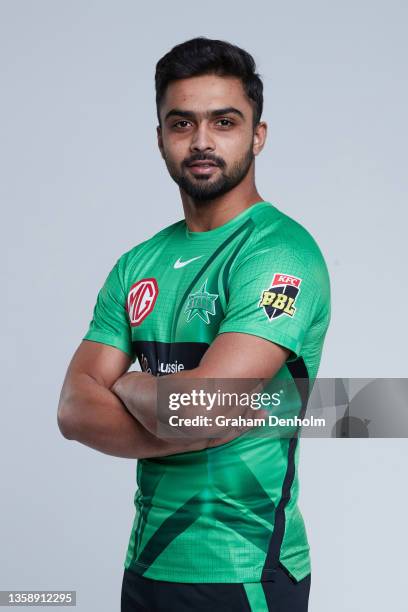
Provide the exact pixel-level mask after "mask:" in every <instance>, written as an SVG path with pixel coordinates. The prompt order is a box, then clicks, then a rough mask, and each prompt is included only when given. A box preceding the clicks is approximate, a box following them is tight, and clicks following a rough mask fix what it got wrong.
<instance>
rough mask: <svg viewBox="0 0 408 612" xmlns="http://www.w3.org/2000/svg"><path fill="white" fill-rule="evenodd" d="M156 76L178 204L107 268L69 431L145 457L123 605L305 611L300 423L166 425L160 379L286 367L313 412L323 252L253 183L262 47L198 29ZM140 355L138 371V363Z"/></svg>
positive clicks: (275, 375) (79, 355)
mask: <svg viewBox="0 0 408 612" xmlns="http://www.w3.org/2000/svg"><path fill="white" fill-rule="evenodd" d="M155 78H156V103H157V115H158V122H159V125H158V127H157V137H158V146H159V149H160V152H161V155H162V157H163V159H164V161H165V163H166V166H167V169H168V171H169V174H170V176H171V177H172V178H173V179H174V181H175V182H176V183H177V185H178V186H179V189H180V195H181V201H182V205H183V209H184V218H183V219H182V220H180V221H177V222H175V223H173V224H172V225H170V226H169V227H166V228H165V229H163V230H161V231H159V232H158V233H157V234H155V235H154V236H153V237H151V238H149V239H147V240H146V241H145V242H142V243H141V244H138V245H137V246H135V247H134V248H132V249H131V250H130V251H128V252H127V253H125V254H124V255H122V256H121V257H120V258H119V259H118V261H117V262H116V264H115V265H114V267H113V269H112V270H111V272H110V273H109V275H108V278H107V280H106V282H105V284H104V286H103V287H102V289H101V291H100V293H99V295H98V299H97V302H96V305H95V309H94V315H93V319H92V322H91V324H90V327H89V330H88V332H87V334H86V335H85V337H84V340H83V341H82V343H81V344H80V346H79V348H78V349H77V351H76V353H75V355H74V357H73V359H72V361H71V364H70V366H69V368H68V372H67V375H66V379H65V382H64V386H63V389H62V392H61V398H60V404H59V410H58V423H59V426H60V429H61V431H62V433H63V435H64V436H65V437H67V438H69V439H73V440H77V441H79V442H81V443H83V444H86V445H88V446H91V447H92V448H95V449H97V450H100V451H102V452H104V453H108V454H112V455H115V456H119V457H132V458H137V459H138V460H139V461H138V464H137V482H138V490H137V493H136V496H135V506H136V516H135V521H134V524H133V528H132V532H131V535H130V540H129V545H128V550H127V555H126V559H125V570H124V577H123V585H122V612H133V611H136V610H145V611H148V612H153V611H155V610H160V611H161V610H176V611H177V612H182V611H184V610H189V611H190V610H213V611H217V610H233V611H241V610H255V611H256V612H262V611H263V610H279V611H280V612H283V611H286V610H290V611H291V612H304V611H305V610H307V607H308V597H309V589H310V579H311V566H310V558H309V545H308V542H307V537H306V531H305V528H304V523H303V519H302V516H301V514H300V511H299V508H298V505H297V497H298V480H297V473H296V467H297V461H298V448H299V447H298V438H297V436H296V435H294V436H292V437H279V438H272V437H270V436H265V435H264V436H259V435H254V432H256V431H257V428H254V427H248V428H245V427H244V428H243V429H234V430H233V429H231V428H230V429H227V430H225V432H224V434H223V435H221V434H219V435H218V436H217V435H215V436H210V434H209V433H208V434H205V433H204V432H205V427H203V428H201V429H200V430H199V432H198V433H196V434H195V433H194V431H193V430H192V429H190V435H189V436H186V435H183V436H176V435H173V436H171V435H169V434H168V429H164V430H163V429H160V422H159V421H160V418H159V412H160V411H158V410H156V409H155V406H156V403H155V402H156V393H157V388H158V384H159V383H158V380H160V381H163V382H168V383H171V384H172V385H173V384H174V383H177V384H180V385H182V384H186V383H188V382H189V381H191V380H195V381H197V379H199V380H202V381H205V380H208V379H217V380H218V379H233V380H235V381H239V380H244V379H255V380H260V379H266V380H272V381H273V380H282V381H283V380H288V379H290V380H291V381H292V383H293V384H296V389H298V395H297V397H298V398H299V402H300V403H299V415H300V416H302V415H303V414H304V411H305V408H306V401H307V395H308V393H309V392H310V386H307V388H306V392H305V390H304V387H303V391H302V385H301V384H299V381H305V380H306V381H308V380H313V379H314V378H315V376H316V374H317V370H318V367H319V363H320V359H321V353H322V346H323V341H324V337H325V334H326V331H327V327H328V324H329V319H330V283H329V277H328V272H327V268H326V265H325V262H324V259H323V256H322V254H321V252H320V250H319V248H318V246H317V244H316V242H315V241H314V239H313V238H312V236H311V235H310V234H309V233H308V231H307V230H306V229H305V228H303V227H302V226H301V225H300V224H298V223H297V222H296V221H294V220H293V219H291V218H290V217H288V216H287V215H285V214H284V213H283V212H281V211H280V210H279V209H278V208H277V207H276V206H275V205H274V204H272V203H270V202H267V201H265V200H264V199H263V198H262V197H261V196H260V194H259V193H258V191H257V188H256V186H255V157H256V156H257V155H258V154H259V153H260V152H261V151H262V149H263V146H264V143H265V138H266V131H267V125H266V123H265V122H264V121H261V114H262V105H263V95H262V82H261V79H260V77H259V75H258V74H256V72H255V63H254V61H253V58H252V57H251V56H250V55H249V54H248V53H247V52H246V51H244V50H242V49H240V48H238V47H236V46H234V45H231V44H229V43H226V42H224V41H218V40H210V39H207V38H204V37H200V38H195V39H192V40H189V41H187V42H185V43H183V44H180V45H177V46H176V47H174V48H173V49H172V50H171V51H170V52H169V53H167V54H166V55H165V56H164V57H163V58H161V60H160V61H159V62H158V64H157V66H156V77H155ZM151 205H152V206H154V202H152V203H151ZM136 358H137V359H138V360H139V362H140V365H141V368H142V370H143V371H142V372H127V370H128V369H129V366H130V365H131V363H132V362H134V361H135V360H136ZM158 377H160V379H159V378H158ZM160 384H162V383H160ZM183 414H184V415H185V414H186V412H185V411H184V413H183Z"/></svg>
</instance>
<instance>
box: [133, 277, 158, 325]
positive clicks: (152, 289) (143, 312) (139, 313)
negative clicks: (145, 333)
mask: <svg viewBox="0 0 408 612" xmlns="http://www.w3.org/2000/svg"><path fill="white" fill-rule="evenodd" d="M158 294H159V287H158V285H157V281H156V279H155V278H142V280H140V281H137V283H134V285H132V286H131V288H130V290H129V293H128V297H127V301H126V310H127V311H128V315H129V321H130V324H131V326H132V327H136V326H137V325H140V324H141V323H142V321H144V319H145V318H146V317H147V315H148V314H150V313H151V312H152V310H153V308H154V305H155V302H156V299H157V296H158Z"/></svg>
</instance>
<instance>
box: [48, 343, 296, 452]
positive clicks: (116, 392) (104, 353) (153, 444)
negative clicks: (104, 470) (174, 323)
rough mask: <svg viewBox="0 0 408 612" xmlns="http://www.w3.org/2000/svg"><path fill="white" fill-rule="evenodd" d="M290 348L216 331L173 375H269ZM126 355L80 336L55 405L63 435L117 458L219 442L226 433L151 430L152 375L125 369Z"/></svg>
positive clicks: (189, 448) (153, 383) (154, 387)
mask: <svg viewBox="0 0 408 612" xmlns="http://www.w3.org/2000/svg"><path fill="white" fill-rule="evenodd" d="M288 355H289V350H288V349H286V348H284V347H282V346H280V345H278V344H275V343H273V342H270V341H269V340H265V339H263V338H260V337H258V336H253V335H250V334H242V333H235V332H228V333H223V334H220V335H219V336H217V337H216V339H215V340H214V342H213V343H212V344H211V346H210V347H209V348H208V350H207V351H206V353H205V355H204V356H203V358H202V360H201V361H200V364H199V365H198V366H197V367H196V368H194V369H192V370H184V371H183V372H178V373H177V374H170V375H168V376H169V377H172V378H195V379H198V378H202V379H203V378H220V379H221V378H236V379H240V378H254V379H255V378H268V379H271V378H272V377H273V376H274V375H275V374H276V372H277V371H278V370H279V369H280V368H281V366H282V365H283V363H284V362H285V360H286V359H287V357H288ZM130 363H131V360H130V358H129V356H128V355H127V354H126V353H124V352H123V351H120V350H119V349H116V348H114V347H112V346H108V345H105V344H101V343H98V342H92V341H89V340H84V341H82V343H81V344H80V345H79V347H78V349H77V350H76V352H75V354H74V356H73V358H72V360H71V363H70V365H69V367H68V370H67V374H66V376H65V380H64V384H63V387H62V390H61V396H60V400H59V405H58V415H57V419H58V426H59V428H60V431H61V433H62V434H63V435H64V437H66V438H68V439H70V440H76V441H78V442H81V443H82V444H85V445H87V446H90V447H91V448H94V449H96V450H99V451H101V452H103V453H106V454H109V455H114V456H116V457H127V458H137V459H141V458H147V457H161V456H165V455H174V454H177V453H181V452H187V451H193V450H202V449H204V448H208V447H209V446H218V445H220V444H224V443H225V442H228V441H229V440H232V439H233V438H234V437H237V436H238V435H240V433H239V432H237V431H235V433H233V432H232V433H228V434H227V435H226V436H225V437H217V438H212V439H210V438H205V437H193V436H189V437H187V438H186V437H183V438H171V439H163V438H159V437H158V436H157V435H155V434H154V433H152V432H153V431H155V426H156V417H155V410H154V405H155V402H156V383H157V381H156V378H155V377H153V376H151V375H150V374H146V373H139V372H127V371H128V369H129V366H130Z"/></svg>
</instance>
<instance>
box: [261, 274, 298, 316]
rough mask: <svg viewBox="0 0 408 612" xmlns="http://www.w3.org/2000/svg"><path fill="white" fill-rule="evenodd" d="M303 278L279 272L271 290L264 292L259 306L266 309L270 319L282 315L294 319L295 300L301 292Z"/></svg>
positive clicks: (274, 278) (275, 275)
mask: <svg viewBox="0 0 408 612" xmlns="http://www.w3.org/2000/svg"><path fill="white" fill-rule="evenodd" d="M301 282H302V279H301V278H297V277H296V276H289V275H288V274H281V273H280V272H277V273H276V274H274V277H273V279H272V282H271V286H270V287H269V289H265V290H264V291H262V295H261V299H260V301H259V304H258V306H259V307H260V308H263V309H264V312H265V314H266V316H267V317H268V319H269V320H270V321H271V320H272V319H277V318H278V317H280V316H282V315H287V316H288V317H293V316H294V314H295V312H296V308H295V306H294V304H295V300H296V298H297V296H298V294H299V291H300V283H301Z"/></svg>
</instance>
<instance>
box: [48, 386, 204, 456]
mask: <svg viewBox="0 0 408 612" xmlns="http://www.w3.org/2000/svg"><path fill="white" fill-rule="evenodd" d="M58 424H59V427H60V430H61V432H62V433H63V435H64V436H65V437H66V438H68V439H71V440H76V441H77V442H80V443H81V444H85V445H86V446H89V447H91V448H94V449H95V450H98V451H100V452H103V453H106V454H108V455H113V456H115V457H126V458H134V459H141V458H147V457H162V456H165V455H174V454H177V453H181V452H186V451H190V450H201V449H203V448H206V442H205V441H203V440H201V441H191V440H188V439H186V438H183V439H178V440H177V439H174V440H171V441H167V440H161V439H159V438H158V437H156V436H155V435H153V434H152V433H151V432H149V431H147V430H146V429H145V428H144V427H143V425H142V424H141V423H140V422H138V421H137V420H136V419H135V418H134V417H133V416H132V415H131V414H130V413H129V412H128V411H127V409H126V407H125V406H124V404H123V403H122V401H121V400H120V399H119V398H118V397H117V396H116V395H115V394H114V393H112V392H111V391H110V390H109V389H107V388H106V387H104V386H102V385H100V384H99V383H97V382H96V381H95V380H94V379H93V378H91V377H90V376H88V375H86V374H80V375H77V376H76V378H75V382H71V384H70V385H69V386H68V387H66V388H65V389H64V388H63V390H62V393H61V398H60V404H59V409H58Z"/></svg>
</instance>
